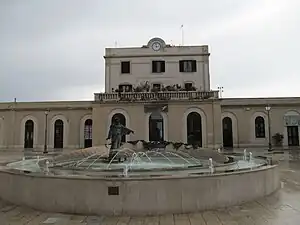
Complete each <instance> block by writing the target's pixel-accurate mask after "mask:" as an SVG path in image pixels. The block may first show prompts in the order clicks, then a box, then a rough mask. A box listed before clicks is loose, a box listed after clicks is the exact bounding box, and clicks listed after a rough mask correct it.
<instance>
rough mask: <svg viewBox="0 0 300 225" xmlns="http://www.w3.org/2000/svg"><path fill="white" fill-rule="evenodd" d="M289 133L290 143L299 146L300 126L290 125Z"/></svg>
mask: <svg viewBox="0 0 300 225" xmlns="http://www.w3.org/2000/svg"><path fill="white" fill-rule="evenodd" d="M287 133H288V145H289V146H299V131H298V126H288V127H287Z"/></svg>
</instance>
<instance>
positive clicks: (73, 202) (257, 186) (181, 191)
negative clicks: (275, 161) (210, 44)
mask: <svg viewBox="0 0 300 225" xmlns="http://www.w3.org/2000/svg"><path fill="white" fill-rule="evenodd" d="M279 183H280V182H279V174H278V169H277V166H269V167H264V168H260V169H257V170H252V171H240V172H234V173H228V174H216V175H212V176H189V177H167V178H166V177H161V178H160V177H157V178H143V179H137V178H135V179H132V178H124V179H101V178H92V177H58V176H42V175H35V174H22V173H16V172H12V171H8V170H4V169H3V170H1V171H0V197H1V198H2V199H4V200H6V201H9V202H11V203H14V204H17V205H25V206H29V207H32V208H34V209H38V210H43V211H49V212H61V213H75V214H77V213H78V214H99V215H158V214H166V213H188V212H196V211H200V210H206V209H212V208H220V207H226V206H231V205H236V204H239V203H242V202H245V201H250V200H254V199H256V198H259V197H262V196H265V195H269V194H271V193H272V192H274V191H275V190H277V189H278V188H279Z"/></svg>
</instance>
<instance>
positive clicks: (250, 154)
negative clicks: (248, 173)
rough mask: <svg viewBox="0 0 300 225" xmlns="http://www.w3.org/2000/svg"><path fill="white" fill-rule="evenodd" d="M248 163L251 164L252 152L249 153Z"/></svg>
mask: <svg viewBox="0 0 300 225" xmlns="http://www.w3.org/2000/svg"><path fill="white" fill-rule="evenodd" d="M249 162H252V152H249Z"/></svg>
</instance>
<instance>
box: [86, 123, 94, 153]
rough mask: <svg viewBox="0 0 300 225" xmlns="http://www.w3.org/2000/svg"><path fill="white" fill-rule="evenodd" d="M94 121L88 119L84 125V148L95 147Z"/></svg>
mask: <svg viewBox="0 0 300 225" xmlns="http://www.w3.org/2000/svg"><path fill="white" fill-rule="evenodd" d="M92 129H93V121H92V120H91V119H87V120H86V121H85V123H84V147H85V148H89V147H92V146H93V135H92V134H93V133H92Z"/></svg>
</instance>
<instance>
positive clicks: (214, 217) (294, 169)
mask: <svg viewBox="0 0 300 225" xmlns="http://www.w3.org/2000/svg"><path fill="white" fill-rule="evenodd" d="M299 152H300V151H299V150H291V151H284V152H278V153H276V154H275V153H274V154H267V152H264V151H263V150H260V149H256V150H253V154H254V155H258V154H259V155H262V154H264V155H269V156H270V157H272V159H273V161H278V163H279V166H280V173H281V181H282V183H281V186H282V188H281V189H280V190H279V191H278V192H276V193H274V194H272V195H271V196H268V197H265V198H263V199H258V200H256V201H254V202H248V203H245V204H243V205H240V206H234V207H230V208H226V209H219V210H211V211H205V212H199V213H192V214H179V215H176V214H174V215H164V216H149V217H105V216H83V215H65V214H58V213H46V212H40V211H36V210H33V209H30V208H26V207H21V206H16V205H11V204H9V203H6V202H4V201H0V225H10V224H11V225H19V224H20V225H21V224H22V225H23V224H28V225H37V224H43V225H80V224H81V225H108V224H109V225H173V224H174V225H270V224H273V225H285V224H293V225H298V224H300V156H299ZM32 154H35V153H30V152H29V153H26V154H25V156H27V155H32ZM22 157H24V153H21V152H11V151H3V152H1V153H0V163H1V164H3V163H5V162H7V161H13V160H16V159H22ZM232 185H239V184H232ZM145 204H147V203H145Z"/></svg>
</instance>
